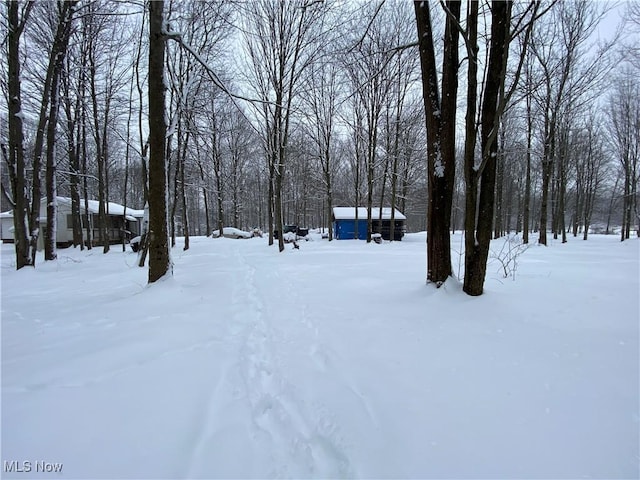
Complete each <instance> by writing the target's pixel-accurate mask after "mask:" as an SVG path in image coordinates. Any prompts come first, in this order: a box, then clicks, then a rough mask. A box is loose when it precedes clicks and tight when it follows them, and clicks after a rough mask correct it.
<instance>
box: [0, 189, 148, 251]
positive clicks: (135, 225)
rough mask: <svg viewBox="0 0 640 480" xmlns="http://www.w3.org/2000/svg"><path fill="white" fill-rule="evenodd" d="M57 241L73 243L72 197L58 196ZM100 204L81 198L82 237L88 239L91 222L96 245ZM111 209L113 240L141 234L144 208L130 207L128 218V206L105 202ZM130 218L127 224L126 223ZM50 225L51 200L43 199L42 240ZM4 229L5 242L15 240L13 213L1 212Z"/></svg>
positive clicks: (109, 224) (109, 222)
mask: <svg viewBox="0 0 640 480" xmlns="http://www.w3.org/2000/svg"><path fill="white" fill-rule="evenodd" d="M56 205H57V214H56V243H57V244H58V245H59V246H68V245H71V244H72V243H73V220H72V216H71V199H70V198H68V197H56ZM99 208H100V203H99V202H98V201H97V200H89V201H88V202H87V205H85V202H84V200H83V199H80V213H81V218H82V239H83V241H84V242H86V241H87V224H89V225H90V226H91V238H92V240H93V244H94V245H96V244H97V243H99V241H100V240H99V238H100V232H99V225H100V223H99V220H98V212H99ZM105 209H106V211H107V235H108V239H109V243H120V242H122V238H123V236H124V238H125V239H129V238H131V237H135V236H137V235H140V231H141V229H142V228H141V226H142V217H143V216H144V210H136V209H132V208H127V211H126V217H125V216H124V214H125V209H124V206H122V205H120V204H118V203H114V202H108V203H106V204H105ZM125 219H126V223H125ZM46 227H47V199H46V198H43V199H41V200H40V229H41V233H42V235H40V237H39V238H40V241H41V240H42V238H44V231H45V229H46ZM0 229H1V230H0V232H1V235H2V241H3V242H4V243H13V241H14V236H13V212H11V211H8V212H3V213H0Z"/></svg>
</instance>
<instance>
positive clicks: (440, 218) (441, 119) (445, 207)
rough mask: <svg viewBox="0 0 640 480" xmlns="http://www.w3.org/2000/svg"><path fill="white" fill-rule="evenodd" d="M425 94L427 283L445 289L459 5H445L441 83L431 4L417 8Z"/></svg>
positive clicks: (426, 3)
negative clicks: (427, 200)
mask: <svg viewBox="0 0 640 480" xmlns="http://www.w3.org/2000/svg"><path fill="white" fill-rule="evenodd" d="M474 3H475V2H472V4H474ZM414 6H415V13H416V22H417V26H418V41H419V48H420V65H421V68H422V92H423V96H424V109H425V113H426V126H427V158H428V160H427V165H428V167H427V172H428V182H429V183H428V190H429V192H428V194H429V203H428V207H427V281H428V282H433V283H435V284H436V285H437V286H440V285H442V283H444V281H445V280H446V279H447V278H448V277H449V276H450V275H451V242H450V236H449V230H450V227H451V206H452V203H453V184H454V180H455V133H456V132H455V129H456V109H457V105H456V101H457V94H458V64H459V60H458V38H459V35H460V34H459V30H458V28H459V22H460V2H457V1H447V2H445V3H444V4H443V8H445V9H446V10H447V12H448V14H447V16H446V21H445V33H444V45H443V47H444V54H443V60H442V79H441V83H440V80H439V78H438V66H437V64H436V55H435V43H434V36H435V32H434V29H433V24H432V15H431V7H430V2H419V1H415V2H414Z"/></svg>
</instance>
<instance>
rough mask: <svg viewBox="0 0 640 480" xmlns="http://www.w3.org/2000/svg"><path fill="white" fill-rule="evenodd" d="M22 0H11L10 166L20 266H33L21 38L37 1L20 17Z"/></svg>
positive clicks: (9, 67)
mask: <svg viewBox="0 0 640 480" xmlns="http://www.w3.org/2000/svg"><path fill="white" fill-rule="evenodd" d="M18 6H19V2H18V1H8V2H7V22H8V25H7V30H8V35H7V50H8V58H7V69H8V79H7V90H8V94H9V101H8V113H9V118H8V124H9V154H8V167H9V174H10V180H11V194H12V196H13V202H14V205H13V228H14V234H13V237H14V242H15V249H16V269H17V270H20V269H21V268H23V267H25V266H29V265H31V266H33V265H34V261H33V260H34V258H35V253H34V254H33V256H32V255H31V253H30V251H29V248H30V247H29V245H30V238H29V236H28V235H27V232H28V217H29V215H28V211H27V210H28V205H29V203H28V198H27V191H26V183H25V177H26V175H25V174H26V171H25V158H24V128H23V118H24V116H23V114H22V95H21V89H20V37H21V36H22V32H23V30H24V26H25V23H26V21H27V19H28V16H29V11H30V10H31V8H32V6H33V3H30V4H28V6H27V8H26V9H25V10H23V18H22V19H20V18H19V14H18Z"/></svg>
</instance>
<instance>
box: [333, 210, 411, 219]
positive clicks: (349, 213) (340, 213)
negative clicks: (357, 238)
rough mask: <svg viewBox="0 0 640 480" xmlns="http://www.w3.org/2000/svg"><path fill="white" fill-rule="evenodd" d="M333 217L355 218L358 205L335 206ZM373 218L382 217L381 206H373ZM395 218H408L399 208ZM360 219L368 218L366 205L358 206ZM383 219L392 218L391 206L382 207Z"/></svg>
mask: <svg viewBox="0 0 640 480" xmlns="http://www.w3.org/2000/svg"><path fill="white" fill-rule="evenodd" d="M333 218H335V219H336V220H354V219H355V218H356V207H333ZM371 218H372V219H374V220H377V219H379V218H380V208H379V207H373V208H371ZM394 218H395V219H396V220H406V219H407V217H405V216H404V215H403V214H402V213H401V212H400V211H399V210H398V209H397V208H396V209H395V215H394ZM358 219H359V220H360V219H364V220H366V219H367V209H366V207H358ZM382 219H383V220H391V208H390V207H382Z"/></svg>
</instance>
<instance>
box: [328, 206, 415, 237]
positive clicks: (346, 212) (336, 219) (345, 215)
mask: <svg viewBox="0 0 640 480" xmlns="http://www.w3.org/2000/svg"><path fill="white" fill-rule="evenodd" d="M356 211H357V214H358V239H359V240H366V239H367V209H366V208H365V207H357V210H356V207H334V208H333V219H332V220H333V235H334V237H335V239H336V240H353V239H355V238H356V235H355V232H356ZM406 219H407V217H405V216H404V215H403V214H402V213H401V212H400V211H398V209H396V210H395V214H394V223H395V225H394V227H393V228H391V208H382V222H380V208H379V207H374V208H372V209H371V223H372V225H371V228H372V231H373V233H380V234H382V238H384V239H385V240H389V239H390V237H391V232H393V239H394V240H401V239H402V237H403V236H404V232H405V221H406Z"/></svg>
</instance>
